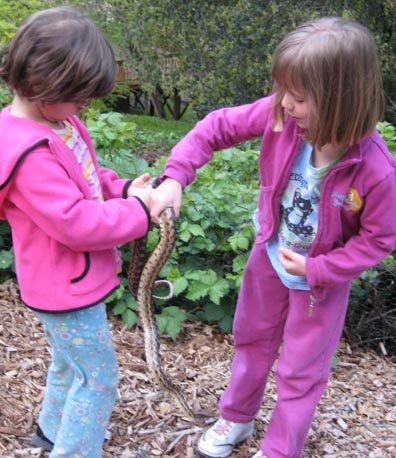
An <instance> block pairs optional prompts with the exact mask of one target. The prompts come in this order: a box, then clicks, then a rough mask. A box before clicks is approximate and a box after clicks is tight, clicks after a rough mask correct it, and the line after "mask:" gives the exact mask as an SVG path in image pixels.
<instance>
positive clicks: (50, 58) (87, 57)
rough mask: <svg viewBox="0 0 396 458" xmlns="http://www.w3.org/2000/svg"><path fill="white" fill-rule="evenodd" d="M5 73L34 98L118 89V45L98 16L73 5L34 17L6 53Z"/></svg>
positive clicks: (0, 72)
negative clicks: (87, 14) (110, 40)
mask: <svg viewBox="0 0 396 458" xmlns="http://www.w3.org/2000/svg"><path fill="white" fill-rule="evenodd" d="M0 65H1V66H0V77H1V78H2V79H3V80H4V81H5V82H6V83H7V85H8V87H9V88H10V90H15V91H16V92H17V93H18V94H19V95H20V96H22V97H26V98H27V99H29V100H30V101H36V102H47V103H59V102H72V101H80V100H86V99H91V98H96V97H103V96H106V95H108V94H110V92H111V91H112V90H113V87H114V83H115V79H116V72H117V67H116V62H115V57H114V53H113V50H112V48H111V46H110V44H109V43H108V41H107V40H106V39H105V37H104V36H103V35H102V33H101V31H100V30H99V28H98V27H97V26H96V25H95V23H94V22H93V21H91V20H90V19H88V18H87V17H85V16H84V15H83V14H81V13H80V12H78V11H76V10H74V9H72V8H66V7H61V8H51V9H47V10H43V11H40V12H38V13H35V14H32V15H31V16H29V17H28V18H27V19H25V21H24V22H23V23H22V25H21V26H20V27H19V29H18V30H17V32H16V34H15V36H14V37H13V39H12V40H11V42H10V44H9V46H7V47H6V48H5V49H4V50H3V51H2V52H1V54H0Z"/></svg>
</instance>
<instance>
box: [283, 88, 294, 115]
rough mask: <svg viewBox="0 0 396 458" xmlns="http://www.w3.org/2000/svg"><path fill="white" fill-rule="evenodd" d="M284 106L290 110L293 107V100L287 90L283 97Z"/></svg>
mask: <svg viewBox="0 0 396 458" xmlns="http://www.w3.org/2000/svg"><path fill="white" fill-rule="evenodd" d="M282 107H283V108H285V109H286V110H288V111H291V110H292V109H293V101H292V99H291V97H290V95H289V94H288V93H287V92H285V94H284V96H283V98H282Z"/></svg>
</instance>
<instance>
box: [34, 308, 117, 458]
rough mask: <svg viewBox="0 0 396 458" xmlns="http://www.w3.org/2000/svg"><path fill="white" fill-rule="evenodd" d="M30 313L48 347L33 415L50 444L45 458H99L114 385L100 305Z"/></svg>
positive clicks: (111, 354) (110, 344)
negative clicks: (36, 413) (36, 412)
mask: <svg viewBox="0 0 396 458" xmlns="http://www.w3.org/2000/svg"><path fill="white" fill-rule="evenodd" d="M34 314H35V315H36V316H37V318H38V319H39V320H40V321H41V322H42V323H43V326H44V331H45V335H46V337H47V339H48V342H49V344H50V346H51V356H52V361H51V365H50V367H49V369H48V375H47V383H46V393H45V396H44V400H43V404H42V408H41V412H40V417H39V425H40V427H41V429H42V431H43V432H44V434H45V435H46V437H47V438H48V439H50V440H51V441H52V442H54V448H53V450H52V452H51V453H50V455H49V458H60V457H63V458H65V457H67V458H99V457H101V456H102V444H103V441H104V438H105V434H106V427H107V424H108V421H109V419H110V416H111V412H112V410H113V406H114V402H115V399H116V395H117V384H118V366H117V360H116V355H115V350H114V344H113V341H112V338H111V334H110V331H109V326H108V322H107V317H106V306H105V304H103V303H101V304H98V305H95V306H92V307H89V308H86V309H82V310H77V311H73V312H67V313H42V312H34Z"/></svg>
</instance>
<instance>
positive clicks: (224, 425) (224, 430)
mask: <svg viewBox="0 0 396 458" xmlns="http://www.w3.org/2000/svg"><path fill="white" fill-rule="evenodd" d="M234 424H235V423H234V422H233V421H229V420H226V419H225V418H222V419H221V420H220V421H218V422H217V425H215V427H214V428H213V432H214V433H216V434H218V435H219V436H226V435H227V434H228V432H229V431H230V429H231V428H232V426H233V425H234Z"/></svg>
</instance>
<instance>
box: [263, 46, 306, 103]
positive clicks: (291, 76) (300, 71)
mask: <svg viewBox="0 0 396 458" xmlns="http://www.w3.org/2000/svg"><path fill="white" fill-rule="evenodd" d="M298 54H299V52H298V50H290V49H287V50H285V52H283V53H279V54H278V55H276V56H274V60H273V65H272V69H271V79H272V82H273V92H278V91H279V90H281V92H282V90H283V92H284V91H285V90H291V91H296V92H298V93H300V94H301V95H304V96H305V95H306V94H307V92H308V81H307V78H306V75H307V70H306V69H305V65H304V60H303V59H301V58H300V56H299V55H298Z"/></svg>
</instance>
